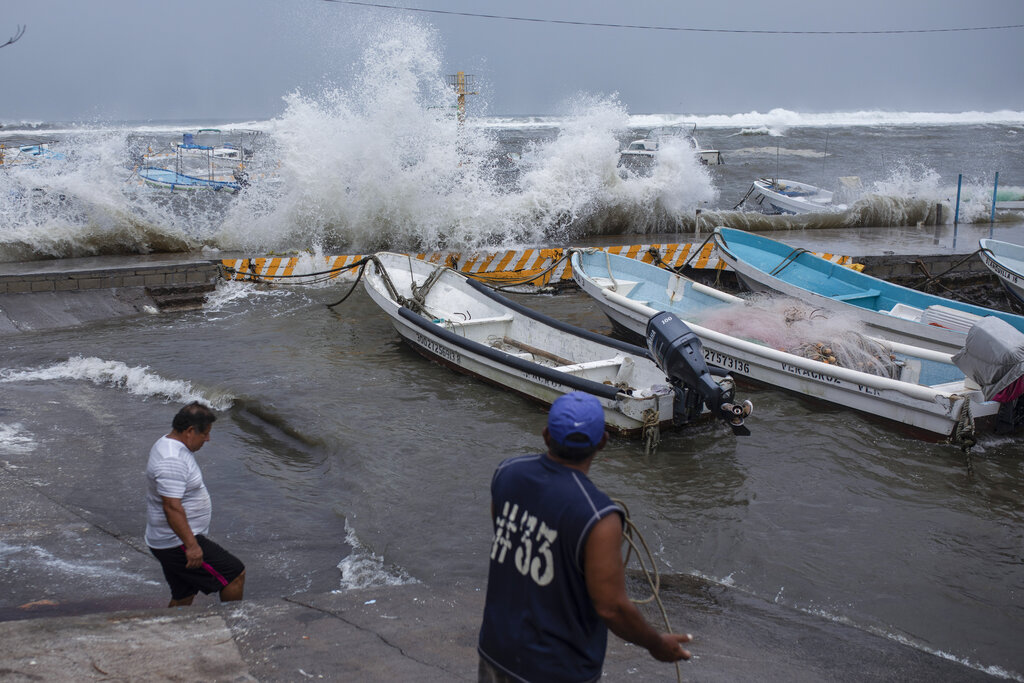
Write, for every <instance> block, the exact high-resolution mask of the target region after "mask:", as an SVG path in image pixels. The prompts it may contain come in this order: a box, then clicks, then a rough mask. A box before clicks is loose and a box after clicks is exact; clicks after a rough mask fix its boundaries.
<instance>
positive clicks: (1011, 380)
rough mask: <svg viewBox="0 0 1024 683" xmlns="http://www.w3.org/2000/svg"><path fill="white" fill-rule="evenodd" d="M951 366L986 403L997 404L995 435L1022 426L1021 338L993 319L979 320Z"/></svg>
mask: <svg viewBox="0 0 1024 683" xmlns="http://www.w3.org/2000/svg"><path fill="white" fill-rule="evenodd" d="M953 362H954V363H955V364H956V366H957V367H958V368H960V369H961V370H963V373H964V375H965V376H966V377H967V378H969V379H971V380H973V381H974V382H975V384H977V385H978V387H979V388H980V389H981V394H982V397H983V398H984V399H985V400H986V401H998V402H999V404H1000V406H999V413H998V414H997V416H996V424H995V430H994V431H995V433H996V434H1010V433H1012V432H1014V431H1016V430H1017V429H1018V428H1019V427H1020V426H1021V425H1022V424H1024V334H1022V333H1021V332H1020V331H1019V330H1017V328H1015V327H1013V326H1012V325H1010V324H1009V323H1008V322H1006V321H1004V320H1001V319H1000V318H997V317H995V316H986V317H984V318H982V319H981V320H979V321H978V322H977V323H975V324H974V326H973V327H971V329H970V331H968V332H967V340H966V341H965V342H964V347H963V348H962V349H960V350H959V351H957V352H956V353H955V354H953Z"/></svg>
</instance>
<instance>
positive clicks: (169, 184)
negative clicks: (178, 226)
mask: <svg viewBox="0 0 1024 683" xmlns="http://www.w3.org/2000/svg"><path fill="white" fill-rule="evenodd" d="M139 178H141V179H142V181H143V182H144V183H145V184H146V185H148V186H150V187H156V188H159V189H161V190H170V191H172V192H175V191H189V192H193V191H197V190H205V191H209V192H227V193H228V194H234V193H236V192H238V191H239V190H240V189H241V186H240V185H239V184H238V183H235V182H231V181H228V180H218V179H207V178H197V177H195V176H190V175H185V174H184V173H175V172H174V171H170V170H168V169H165V168H143V169H140V170H139Z"/></svg>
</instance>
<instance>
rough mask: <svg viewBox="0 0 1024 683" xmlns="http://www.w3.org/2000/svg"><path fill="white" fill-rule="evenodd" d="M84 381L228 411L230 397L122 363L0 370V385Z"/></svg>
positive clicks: (76, 359)
mask: <svg viewBox="0 0 1024 683" xmlns="http://www.w3.org/2000/svg"><path fill="white" fill-rule="evenodd" d="M57 380H84V381H87V382H92V383H93V384H97V385H105V386H110V387H116V388H119V389H124V390H126V391H127V392H128V393H130V394H133V395H136V396H144V397H156V398H162V399H164V400H167V401H171V402H176V403H189V402H191V401H201V402H203V403H206V404H208V405H210V406H211V407H212V408H214V409H215V410H226V409H228V408H230V407H231V405H232V403H233V401H234V397H233V396H231V395H229V394H215V393H213V392H203V391H201V390H199V389H197V388H195V387H194V386H193V385H192V383H191V382H188V381H186V380H177V379H168V378H166V377H161V376H160V375H158V374H156V373H154V372H151V371H150V370H149V367H148V366H134V367H132V366H129V365H126V364H125V363H122V362H121V361H112V360H103V359H102V358H95V357H88V358H83V357H82V356H73V357H71V358H69V359H68V360H66V361H64V362H62V363H56V364H54V365H48V366H44V367H40V368H30V369H24V370H18V369H5V370H0V382H3V383H9V382H38V381H43V382H52V381H57Z"/></svg>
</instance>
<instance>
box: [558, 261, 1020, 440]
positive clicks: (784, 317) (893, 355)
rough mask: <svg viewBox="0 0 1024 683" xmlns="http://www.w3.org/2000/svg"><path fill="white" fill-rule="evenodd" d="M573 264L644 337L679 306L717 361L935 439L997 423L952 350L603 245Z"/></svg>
mask: <svg viewBox="0 0 1024 683" xmlns="http://www.w3.org/2000/svg"><path fill="white" fill-rule="evenodd" d="M570 263H571V264H572V274H573V279H574V280H575V281H576V283H577V284H579V286H580V287H581V288H582V289H583V291H584V292H586V293H587V294H589V295H590V296H591V297H592V298H593V299H594V301H595V302H596V303H597V305H598V307H599V308H600V309H601V310H602V311H603V312H604V313H605V315H607V316H608V318H609V319H610V320H611V321H612V324H613V325H614V327H615V328H616V329H617V330H620V331H625V332H626V333H627V334H628V335H629V336H631V337H634V336H637V335H640V336H643V335H644V333H645V328H646V325H647V320H649V319H650V317H651V316H652V315H654V314H656V313H657V312H659V311H670V312H672V313H674V314H676V315H677V316H678V317H679V318H680V319H682V320H684V321H685V322H686V324H687V325H688V326H689V327H690V329H691V330H692V331H693V332H694V333H695V334H696V335H697V336H698V338H699V339H700V340H701V343H702V345H703V354H704V359H705V361H706V362H707V363H709V364H714V365H717V366H720V367H723V368H725V369H726V370H728V371H729V372H730V373H732V374H734V375H736V376H738V377H741V378H746V379H749V380H753V381H755V382H758V383H761V384H764V385H768V386H771V387H777V388H780V389H784V390H787V391H790V392H793V393H796V394H800V395H802V396H805V397H808V398H812V399H817V400H822V401H827V402H829V403H834V404H836V405H840V406H845V407H849V408H852V409H854V410H858V411H860V412H863V413H866V414H869V415H873V416H875V417H878V418H882V419H884V420H888V421H892V422H896V423H900V424H903V425H907V426H908V427H912V428H915V429H917V430H922V431H923V432H927V433H929V434H930V435H931V438H935V436H936V435H938V436H941V437H949V438H953V439H956V438H957V435H958V434H960V433H964V430H965V429H966V428H967V426H968V425H969V426H970V427H971V428H972V429H973V421H972V420H973V418H986V419H985V420H983V423H984V424H986V425H987V424H988V423H989V422H990V420H988V419H987V418H989V417H991V416H994V415H996V414H997V413H998V411H999V408H1000V404H999V403H997V402H995V401H986V400H985V399H984V396H983V395H982V392H981V391H980V387H979V386H978V385H976V384H973V383H972V382H971V381H970V380H967V379H966V378H965V376H964V373H963V371H961V370H960V368H958V367H957V366H956V365H955V364H954V362H953V360H952V358H951V356H950V354H947V353H941V352H937V351H930V350H927V349H920V348H915V347H912V346H908V345H905V344H900V343H893V342H884V341H881V340H878V339H874V338H871V337H868V336H866V335H863V334H861V333H859V332H858V331H857V330H850V329H849V328H844V327H842V326H837V327H831V326H828V325H824V324H822V323H823V321H822V319H820V318H814V317H813V316H811V317H805V318H803V320H802V322H803V324H802V325H801V324H799V323H798V322H796V321H794V320H793V318H794V308H793V304H799V303H800V302H794V301H791V300H787V302H783V303H782V304H780V305H777V306H776V307H775V308H774V309H767V308H766V305H767V304H766V302H763V301H758V302H752V301H747V300H745V299H742V298H740V297H735V296H732V295H730V294H727V293H725V292H720V291H718V290H716V289H714V288H711V287H707V286H705V285H702V284H700V283H697V282H693V281H692V280H689V279H687V278H685V277H682V276H680V275H677V274H675V273H673V272H671V271H669V270H666V269H663V268H659V267H657V266H654V265H652V264H649V263H644V262H642V261H640V260H637V259H632V258H627V257H624V256H617V255H615V254H609V253H606V252H603V251H596V250H586V251H581V250H574V251H573V252H572V254H571V256H570ZM806 308H807V310H808V311H809V310H810V309H809V307H806ZM796 317H797V318H799V316H796ZM1022 339H1024V337H1022ZM787 342H788V343H789V344H791V346H786V343H787ZM780 346H783V348H780Z"/></svg>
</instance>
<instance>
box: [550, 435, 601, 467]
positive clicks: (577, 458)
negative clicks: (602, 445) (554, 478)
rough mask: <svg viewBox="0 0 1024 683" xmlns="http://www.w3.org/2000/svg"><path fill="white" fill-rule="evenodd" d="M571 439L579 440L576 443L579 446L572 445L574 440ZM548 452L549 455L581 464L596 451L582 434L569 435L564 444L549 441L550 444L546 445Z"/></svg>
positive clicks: (552, 440)
mask: <svg viewBox="0 0 1024 683" xmlns="http://www.w3.org/2000/svg"><path fill="white" fill-rule="evenodd" d="M573 437H578V438H579V439H580V441H578V442H576V443H578V444H579V445H576V443H574V441H575V439H574V438H573ZM548 450H550V451H551V455H554V456H555V457H558V458H561V459H562V460H568V461H570V462H583V461H584V460H586V459H587V458H589V457H590V456H591V455H593V454H594V453H596V452H597V449H596V448H594V447H592V446H591V445H590V442H589V441H587V440H586V437H585V436H583V435H582V434H570V435H569V437H568V438H567V439H566V440H565V443H564V444H560V443H558V442H557V441H555V440H554V439H551V442H550V443H549V444H548Z"/></svg>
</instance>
